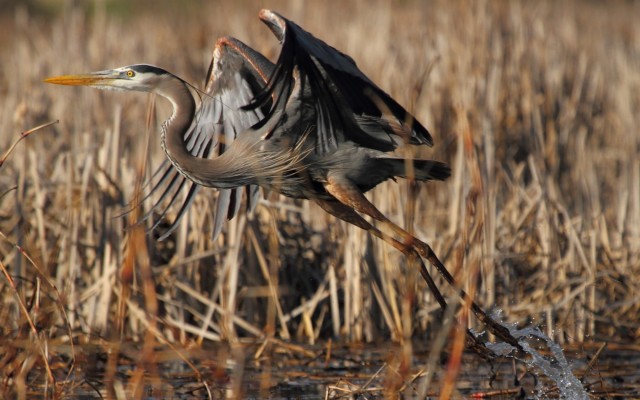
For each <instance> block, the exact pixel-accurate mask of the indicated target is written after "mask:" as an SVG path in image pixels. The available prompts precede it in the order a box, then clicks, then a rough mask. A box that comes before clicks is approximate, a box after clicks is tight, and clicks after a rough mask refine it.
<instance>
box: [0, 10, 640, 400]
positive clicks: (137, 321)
mask: <svg viewBox="0 0 640 400" xmlns="http://www.w3.org/2000/svg"><path fill="white" fill-rule="evenodd" d="M262 7H268V8H272V9H274V10H278V11H279V12H281V13H282V14H284V15H285V16H288V17H289V18H291V19H293V20H294V21H296V22H297V23H299V24H300V25H301V26H303V27H304V28H305V29H307V30H308V31H310V32H312V33H313V34H314V35H316V36H317V37H320V38H322V39H323V40H325V41H326V42H328V43H329V44H332V45H334V46H335V47H337V48H339V49H340V50H342V51H344V52H346V53H347V54H349V55H351V56H352V57H353V58H354V59H355V60H356V61H357V63H358V65H359V67H360V68H361V69H362V70H363V71H365V73H367V74H368V75H369V76H370V77H371V78H372V80H373V81H375V82H377V83H378V84H379V85H380V86H381V87H382V88H384V89H385V90H386V91H388V92H389V93H390V94H391V95H392V96H393V97H395V98H396V99H397V100H398V101H399V102H400V103H401V104H403V105H406V106H407V108H409V109H410V110H412V111H413V112H414V113H415V115H416V116H417V117H418V119H420V120H421V121H422V122H423V124H424V125H425V126H427V127H428V128H429V129H430V130H431V132H432V134H433V136H434V139H435V142H436V144H435V146H434V147H433V148H432V149H418V150H417V151H418V153H419V154H420V155H422V156H425V157H429V158H435V159H439V160H443V161H447V162H448V163H450V165H451V166H452V169H453V175H452V177H451V178H450V179H449V180H448V181H447V182H444V183H442V182H432V183H429V184H421V185H419V186H418V187H417V188H412V187H410V186H409V185H408V184H407V183H406V182H403V181H399V182H397V183H396V182H388V183H385V184H383V185H381V186H379V187H378V188H376V189H375V190H373V191H372V192H371V193H370V196H369V197H370V199H372V200H373V202H374V204H376V205H377V206H378V207H379V208H380V209H381V210H382V211H383V212H384V213H385V214H386V215H388V216H390V217H391V219H393V220H394V221H395V222H397V223H400V224H403V225H404V224H406V223H409V224H410V226H409V228H410V229H413V230H414V231H415V233H416V235H417V236H418V237H420V238H422V239H424V240H425V241H427V242H429V243H430V244H431V245H432V246H433V248H434V250H435V252H436V253H437V254H438V255H439V256H440V257H441V259H442V260H443V261H444V263H445V264H446V265H447V266H448V268H449V270H450V271H452V272H453V273H454V274H455V275H456V277H457V279H458V281H459V282H462V283H463V285H464V286H465V287H466V288H467V289H472V290H475V298H476V299H477V301H478V302H479V304H481V305H482V306H483V307H485V308H486V309H487V310H501V313H500V316H499V318H501V319H504V320H505V321H510V322H516V321H517V322H519V323H520V324H521V325H528V324H534V325H540V326H541V328H542V329H543V330H544V331H545V332H547V334H548V335H549V336H551V337H552V338H553V339H554V340H555V341H557V342H558V343H561V344H564V343H570V342H577V343H580V342H590V341H603V340H606V341H614V342H622V343H632V342H634V341H635V342H637V340H638V338H639V336H640V323H639V322H638V313H639V311H640V297H639V295H638V293H640V286H639V284H638V279H636V277H637V276H638V275H639V274H640V132H639V130H638V128H637V127H638V126H639V125H640V113H639V112H638V110H639V109H640V25H638V24H637V21H638V20H639V18H640V9H639V7H638V4H637V3H636V2H622V1H615V2H602V3H601V2H593V1H583V2H579V1H568V2H537V1H531V2H527V1H517V2H516V1H513V2H505V1H477V2H463V1H453V2H447V1H415V0H410V1H389V2H385V1H374V2H372V1H354V2H351V3H347V4H343V3H342V2H337V1H336V2H319V1H318V2H297V1H290V2H284V1H275V2H272V3H268V4H267V3H264V2H255V3H254V2H249V1H245V2H241V3H233V5H232V3H231V2H229V3H226V2H225V3H220V4H218V3H217V2H204V1H199V2H192V3H188V6H186V8H182V7H179V6H178V5H177V3H174V2H159V3H156V2H131V3H127V2H117V1H95V2H87V3H83V2H56V1H30V2H26V3H24V4H22V5H20V4H16V5H13V6H12V7H8V8H7V10H5V11H4V13H3V14H0V20H1V25H2V26H3V27H2V29H0V40H1V41H2V42H1V43H0V63H1V65H0V99H1V101H0V104H1V105H2V107H1V108H0V149H8V148H9V147H10V145H11V144H12V143H13V142H14V141H15V140H16V139H17V138H18V137H19V135H20V132H23V131H26V130H28V129H30V128H33V127H35V126H37V125H39V124H42V123H46V122H49V121H54V120H59V123H57V124H55V125H53V126H50V127H47V128H43V129H41V130H39V131H37V132H34V133H33V134H31V135H30V136H29V137H27V138H26V139H25V140H23V141H22V142H21V143H19V144H18V146H17V147H16V150H15V151H14V152H13V153H12V154H11V155H10V156H9V158H8V159H7V161H6V162H5V163H4V165H2V167H1V168H0V193H2V197H0V233H1V234H2V238H1V239H0V261H1V262H2V265H1V267H2V272H3V275H2V278H1V279H0V282H2V284H0V296H1V297H0V298H1V300H0V320H1V321H3V322H4V323H3V324H2V326H0V338H2V342H3V346H6V343H14V342H15V343H19V344H16V345H15V349H17V350H14V351H13V352H12V353H11V354H12V356H11V357H9V356H6V357H5V356H0V368H1V369H3V371H2V372H0V378H1V379H2V390H5V391H7V393H14V391H16V392H15V393H22V394H24V393H25V391H24V390H25V389H24V386H20V385H24V384H25V377H26V373H25V372H20V371H24V370H25V369H27V370H28V368H26V367H27V366H28V367H31V366H32V365H34V364H38V365H42V364H43V363H45V362H44V360H47V359H49V361H51V359H50V358H48V355H47V353H46V350H43V349H44V348H45V347H46V346H47V343H70V342H73V343H74V344H86V343H94V342H100V343H104V342H109V341H111V342H113V341H116V342H118V341H122V342H131V341H134V342H135V341H144V340H145V338H146V340H153V341H155V343H174V345H176V346H185V345H187V346H193V345H199V344H200V343H201V342H202V341H229V342H231V343H233V342H235V341H238V340H240V339H242V338H254V339H258V340H264V339H265V338H267V337H274V338H276V339H277V340H283V341H285V342H290V341H294V342H301V343H311V344H313V343H316V342H318V341H325V340H327V339H329V338H333V339H334V340H341V341H343V340H344V341H352V342H376V341H380V340H388V339H389V338H390V339H391V340H393V341H396V342H403V341H406V339H408V338H411V337H413V338H421V339H424V338H425V337H427V336H425V333H428V335H430V336H429V337H434V336H436V334H437V333H438V332H439V330H440V328H441V321H440V313H439V311H438V306H437V303H436V302H435V301H434V299H433V298H432V296H431V295H430V294H429V292H428V290H427V289H426V287H425V285H424V283H423V282H422V281H421V280H420V279H418V274H417V273H416V272H415V271H413V270H410V269H408V268H407V264H406V260H404V259H403V257H402V255H401V254H400V253H398V252H396V251H395V250H393V249H391V248H390V247H389V246H387V245H385V244H384V243H382V242H380V241H377V240H374V239H372V238H370V237H368V236H367V235H366V234H365V233H363V232H362V231H360V230H358V229H357V228H354V227H352V226H347V225H346V224H344V223H342V222H337V221H336V220H335V219H333V218H331V217H328V216H327V215H326V214H325V213H324V212H323V211H322V210H320V209H319V208H318V207H316V206H314V205H311V204H309V203H308V202H305V201H293V200H290V199H285V198H280V197H278V196H275V195H270V196H268V197H267V198H266V199H265V200H264V201H262V202H261V204H260V205H259V206H258V208H257V210H256V211H255V213H254V214H253V215H247V216H245V215H243V216H241V217H239V218H237V219H235V220H232V221H230V222H229V223H228V224H227V226H226V228H225V231H224V234H223V235H222V236H221V237H220V238H219V239H218V240H217V241H215V242H213V241H212V240H211V228H210V222H211V213H212V204H213V201H212V199H213V197H214V196H215V191H213V190H203V191H201V192H200V195H199V197H198V198H197V200H196V202H195V203H194V205H193V207H192V209H191V211H190V213H189V214H188V216H187V218H185V220H184V221H183V223H182V225H181V227H180V228H179V230H178V231H177V232H175V233H174V234H173V235H172V236H171V237H170V238H169V239H168V240H165V241H162V242H158V241H157V240H156V239H155V238H156V237H157V236H159V235H160V234H161V233H162V230H163V229H166V226H165V224H163V225H161V226H160V227H159V228H158V229H156V230H155V231H154V232H153V233H152V234H149V235H144V229H142V228H143V227H137V228H136V227H133V228H132V227H131V225H132V224H131V222H130V221H132V220H133V219H132V218H131V217H118V216H119V215H120V214H121V213H122V212H123V211H124V210H127V209H128V208H129V204H130V203H131V202H132V201H134V200H135V199H136V198H139V193H138V191H139V185H138V183H139V181H140V180H141V179H143V180H146V179H148V178H149V177H150V174H151V172H152V171H153V169H154V167H155V166H157V165H158V164H159V163H160V162H161V161H162V159H163V154H162V151H161V149H160V145H159V135H158V126H159V124H160V123H161V122H162V121H163V120H164V119H165V118H166V117H167V116H168V113H169V112H170V108H169V107H168V105H167V104H165V103H164V100H158V101H157V104H156V99H154V98H153V97H152V96H147V95H144V94H131V93H126V94H123V93H112V92H106V93H105V92H97V91H94V90H91V89H86V88H63V87H53V86H48V85H45V84H43V83H42V79H43V78H45V77H48V76H51V75H59V74H63V73H73V72H86V71H92V70H100V69H105V68H111V67H117V66H121V65H127V64H134V63H139V62H145V63H151V64H155V65H159V66H162V67H164V68H166V69H168V70H170V71H172V72H174V73H176V74H177V75H179V76H181V77H183V78H185V79H186V80H187V81H190V82H192V83H194V84H195V85H196V86H199V87H202V81H203V78H204V76H205V74H206V69H207V67H208V65H209V61H210V57H211V51H212V49H213V45H214V43H215V40H216V38H218V37H220V36H223V35H230V36H234V37H237V38H239V39H241V40H243V41H245V42H246V43H248V44H250V45H251V46H252V47H254V48H255V49H257V50H259V51H261V52H263V53H264V54H266V55H267V56H269V57H270V58H272V59H273V58H274V57H275V56H277V52H278V44H277V41H276V40H275V38H273V37H272V35H271V33H270V32H269V31H268V30H267V29H266V28H265V27H264V26H263V25H262V24H261V23H260V22H259V21H258V19H257V17H256V15H257V11H258V10H259V9H260V8H262ZM154 105H155V107H154ZM3 151H4V150H3ZM403 151H405V150H403ZM406 151H412V150H409V149H407V150H406ZM144 203H145V206H146V208H148V207H149V205H150V204H151V203H150V200H145V202H144ZM146 208H145V207H143V209H141V210H136V211H134V212H133V213H132V214H131V215H132V216H133V218H135V216H136V215H139V214H138V213H139V211H140V212H144V210H145V209H146ZM174 212H175V210H173V211H171V212H170V213H169V214H168V215H167V216H166V221H167V222H170V221H171V220H172V218H173V216H174V215H175V214H174ZM9 276H10V277H11V278H9ZM441 286H442V287H445V286H444V284H441ZM450 300H451V302H452V304H456V300H455V295H453V296H452V297H451V299H450ZM471 324H472V326H475V324H476V322H475V321H474V320H473V319H471ZM478 328H481V327H478ZM25 341H26V342H25ZM25 343H33V346H27V345H25ZM278 343H280V342H278ZM7 354H9V353H7ZM7 371H10V372H7ZM21 379H22V380H21ZM42 379H43V380H46V378H42ZM20 382H22V383H20Z"/></svg>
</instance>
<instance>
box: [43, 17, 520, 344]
mask: <svg viewBox="0 0 640 400" xmlns="http://www.w3.org/2000/svg"><path fill="white" fill-rule="evenodd" d="M259 16H260V19H261V20H262V21H263V22H264V23H265V24H266V25H267V26H268V27H269V28H270V29H271V31H272V32H273V33H274V34H275V36H276V37H277V38H278V40H280V42H281V45H282V49H281V52H280V56H279V58H278V60H277V62H276V63H275V64H273V63H271V62H270V61H269V60H267V59H266V58H265V57H264V56H262V55H261V54H260V53H258V52H256V51H254V50H253V49H251V48H250V47H248V46H247V45H245V44H243V43H242V42H240V41H238V40H236V39H233V38H222V39H219V40H218V41H217V43H216V46H215V50H214V56H213V60H212V62H211V66H210V67H209V73H208V77H207V85H206V89H205V93H204V95H203V96H202V101H201V104H200V106H199V107H198V106H197V105H196V101H195V99H194V96H193V95H192V93H191V92H190V87H191V85H189V84H187V83H186V82H185V81H184V80H182V79H180V78H178V77H177V76H175V75H173V74H172V73H170V72H167V71H165V70H163V69H161V68H158V67H155V66H151V65H146V64H137V65H130V66H126V67H121V68H116V69H113V70H108V71H99V72H93V73H89V74H85V75H65V76H59V77H54V78H49V79H47V80H46V81H45V82H49V83H56V84H63V85H86V86H91V87H95V88H99V89H116V90H132V91H142V92H155V93H157V94H158V95H160V96H162V97H165V98H166V99H168V100H169V101H170V102H171V104H172V105H173V114H172V115H171V117H170V118H169V119H168V120H166V121H165V122H164V124H163V125H162V142H161V143H162V147H163V149H164V151H165V153H166V155H167V158H168V159H169V161H170V162H171V165H172V166H167V167H164V168H163V169H161V170H160V173H161V174H162V175H161V178H160V182H163V183H167V182H168V183H169V184H168V185H166V187H165V188H164V191H163V194H162V196H161V197H166V196H169V195H172V196H173V198H172V200H171V202H172V203H173V202H174V201H175V194H176V193H177V192H178V191H179V190H178V189H179V188H181V187H182V186H184V185H185V184H190V185H191V187H190V190H189V192H188V195H187V200H186V201H185V202H184V203H183V205H182V208H181V210H180V212H179V213H178V218H177V220H179V218H180V216H182V215H183V214H184V212H185V210H186V209H187V208H188V206H189V204H190V202H191V200H192V199H193V196H194V194H195V192H196V191H197V190H198V187H199V186H208V187H214V188H218V189H220V195H219V197H218V200H217V207H216V213H215V217H214V235H216V234H217V233H219V232H220V229H221V227H222V223H223V221H224V219H225V218H232V217H233V216H234V215H235V214H236V212H237V211H238V207H239V204H240V201H239V197H240V195H241V191H242V190H247V192H248V193H249V196H248V201H247V202H248V204H249V206H251V204H253V203H254V202H255V195H256V193H257V187H258V186H260V187H263V188H266V189H269V190H274V191H277V192H279V193H282V194H284V195H286V196H289V197H294V198H303V199H309V200H313V201H314V202H316V203H317V204H318V205H320V207H322V208H323V209H324V210H326V211H327V212H329V213H331V214H333V215H334V216H336V217H338V218H340V219H342V220H345V221H347V222H349V223H351V224H353V225H356V226H358V227H360V228H362V229H365V230H367V231H368V232H370V233H372V234H373V235H375V236H377V237H379V238H381V239H383V240H384V241H386V242H387V243H389V244H391V245H392V246H394V247H395V248H397V249H398V250H400V251H402V252H403V253H404V254H406V255H407V256H408V257H409V258H410V259H411V260H415V261H417V262H418V263H419V264H420V272H421V273H422V276H423V277H424V279H425V280H426V281H427V284H428V285H429V288H430V289H431V291H432V292H433V293H434V295H435V297H436V299H437V300H438V302H439V303H440V305H441V306H442V307H443V308H444V307H445V306H446V302H445V300H444V297H443V296H442V295H441V293H440V291H439V289H438V288H437V287H436V285H435V283H434V281H433V279H432V278H431V276H430V275H429V273H428V271H427V269H426V267H425V266H424V263H423V262H422V259H421V257H423V258H425V259H427V260H429V261H430V262H431V264H432V265H434V266H435V267H436V269H437V270H438V271H439V272H440V273H441V274H442V276H443V277H444V278H445V279H446V280H447V281H448V282H449V284H451V285H454V280H453V277H452V276H451V274H450V273H449V272H448V271H447V269H446V268H445V266H444V265H443V264H442V263H441V262H440V260H439V259H438V258H437V256H436V255H435V254H434V252H433V251H432V249H431V247H430V246H429V245H428V244H426V243H424V242H422V241H421V240H419V239H417V238H416V237H415V236H413V235H412V234H410V233H409V232H407V231H405V230H404V229H402V228H401V227H399V226H397V225H396V224H394V223H393V222H391V221H390V220H389V219H388V218H386V217H385V216H384V215H383V214H382V213H381V212H380V211H379V210H378V209H377V208H376V207H375V206H374V205H373V204H372V203H371V202H369V200H368V199H367V198H366V197H365V196H364V194H363V193H364V192H366V191H367V190H369V189H371V188H373V187H375V186H376V185H378V184H379V183H381V182H383V181H385V180H387V179H390V178H395V177H403V178H405V177H407V172H406V171H407V168H406V166H407V164H408V162H407V160H405V159H403V158H399V157H396V156H393V155H391V154H389V153H390V152H391V151H393V150H395V149H396V148H397V147H398V145H399V144H401V143H408V144H412V145H429V146H430V145H432V138H431V135H430V134H429V132H428V131H427V129H425V128H424V127H423V126H422V125H421V124H420V123H419V122H418V121H417V120H416V119H415V118H414V117H413V116H412V115H410V114H409V113H408V112H407V111H406V110H405V109H404V108H403V107H402V106H400V104H398V103H397V102H396V101H395V100H393V99H392V98H391V97H390V96H389V95H388V94H387V93H385V92H384V91H383V90H382V89H380V88H379V87H378V86H377V85H376V84H374V83H373V82H372V81H371V80H370V79H369V78H368V77H367V76H365V75H364V73H362V71H360V69H358V67H357V65H356V63H355V62H354V61H353V59H351V58H350V57H349V56H347V55H345V54H343V53H341V52H340V51H338V50H336V49H335V48H333V47H331V46H329V45H328V44H326V43H325V42H323V41H321V40H319V39H317V38H315V37H314V36H312V35H311V34H310V33H308V32H306V31H305V30H303V29H302V28H301V27H299V26H298V25H296V24H295V23H293V22H292V21H289V20H287V19H285V18H284V17H282V16H280V15H279V14H277V13H275V12H272V11H269V10H262V11H261V12H260V14H259ZM410 162H411V163H412V164H413V168H412V169H413V173H412V174H411V175H412V177H413V178H415V179H417V180H421V181H427V180H430V179H436V180H444V179H446V178H447V177H448V176H449V174H450V170H449V167H448V166H447V165H446V164H444V163H442V162H438V161H432V160H411V161H410ZM159 187H160V186H156V187H155V188H154V189H153V190H152V191H154V190H159V189H158V188H159ZM158 204H159V203H156V206H157V205H158ZM362 214H364V215H368V216H370V217H372V218H373V219H374V220H375V221H377V225H379V227H378V226H374V225H373V224H371V223H369V222H367V221H366V220H365V219H364V218H363V216H362ZM177 220H176V221H177ZM176 223H177V222H175V223H174V227H175V224H176ZM460 293H461V295H462V297H463V298H467V295H466V294H465V293H464V292H462V291H461V292H460ZM470 303H471V307H472V310H473V311H474V313H475V314H476V315H477V316H478V317H479V319H480V320H481V321H482V322H484V323H485V324H487V326H488V328H489V329H490V330H491V331H492V332H494V333H495V334H496V335H497V336H499V337H501V338H503V339H505V340H507V341H509V342H510V343H512V344H513V343H514V341H515V339H513V338H512V337H510V335H509V334H508V331H506V329H505V328H504V327H502V326H501V325H499V324H496V323H495V322H494V321H493V320H491V318H489V317H488V316H487V315H486V314H485V313H484V311H483V310H482V309H481V308H480V307H479V306H477V305H476V304H475V303H474V302H472V301H470ZM515 344H517V341H515Z"/></svg>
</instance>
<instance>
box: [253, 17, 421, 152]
mask: <svg viewBox="0 0 640 400" xmlns="http://www.w3.org/2000/svg"><path fill="white" fill-rule="evenodd" d="M260 19H261V20H262V21H263V22H264V23H265V24H266V25H267V26H268V27H269V28H270V29H271V31H272V32H273V33H274V34H275V36H276V37H277V38H278V39H279V40H280V42H281V44H282V50H281V52H280V56H279V58H278V61H277V62H276V67H275V69H274V72H273V74H272V75H271V77H270V79H269V82H268V83H267V85H266V87H265V89H264V90H263V91H262V92H261V93H260V94H259V95H258V96H257V97H256V99H255V100H254V102H252V104H251V105H250V106H249V107H248V108H253V107H259V106H264V105H265V104H266V103H268V102H270V101H272V100H273V101H272V107H271V110H270V113H269V117H271V116H273V115H276V114H277V111H282V108H283V107H284V105H285V104H286V102H288V101H289V96H291V95H292V93H293V90H294V85H295V81H296V79H299V80H300V82H301V83H300V84H301V85H302V86H304V85H308V88H307V89H306V90H303V91H300V93H305V92H307V93H308V92H309V91H310V95H309V99H310V101H311V102H313V103H314V107H315V110H316V115H317V132H318V133H317V134H318V138H317V145H316V151H317V152H320V153H325V152H330V151H333V150H335V149H336V148H337V146H338V144H339V143H341V142H344V141H347V140H350V141H353V142H355V143H358V144H359V145H361V146H364V147H369V148H373V149H376V150H381V151H391V150H393V149H395V148H396V146H397V145H398V139H400V140H401V139H404V140H406V141H407V142H408V143H411V144H426V145H429V146H431V145H432V143H433V141H432V139H431V135H430V134H429V132H428V131H427V129H426V128H425V127H424V126H422V125H421V124H420V123H419V122H418V121H416V120H415V118H414V117H413V116H412V115H411V114H409V113H408V112H407V111H406V110H405V109H404V108H403V107H402V106H401V105H400V104H398V103H397V102H396V101H395V100H393V99H392V98H391V97H390V96H389V95H388V94H387V93H385V92H384V91H383V90H382V89H380V88H379V87H378V86H376V84H374V83H373V82H372V81H371V80H370V79H369V78H368V77H367V76H366V75H364V73H363V72H362V71H360V69H358V66H357V65H356V63H355V61H353V59H352V58H351V57H349V56H347V55H346V54H343V53H341V52H340V51H338V50H336V49H335V48H333V47H331V46H329V45H328V44H326V43H325V42H323V41H322V40H320V39H317V38H315V37H314V36H313V35H311V34H310V33H309V32H307V31H305V30H304V29H302V28H301V27H299V26H298V25H296V24H295V23H293V22H291V21H289V20H288V19H286V18H284V17H282V16H281V15H279V14H277V13H275V12H272V11H269V10H262V11H261V12H260ZM306 95H307V94H305V96H306ZM305 100H307V99H306V98H305ZM265 120H266V119H265Z"/></svg>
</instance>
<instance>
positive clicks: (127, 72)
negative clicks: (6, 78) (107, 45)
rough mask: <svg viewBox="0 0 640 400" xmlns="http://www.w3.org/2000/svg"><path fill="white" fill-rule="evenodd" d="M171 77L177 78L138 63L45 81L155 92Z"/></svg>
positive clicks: (151, 66)
mask: <svg viewBox="0 0 640 400" xmlns="http://www.w3.org/2000/svg"><path fill="white" fill-rule="evenodd" d="M170 77H171V78H176V77H175V76H174V75H173V74H171V73H170V72H167V71H165V70H163V69H162V68H158V67H155V66H153V65H147V64H136V65H128V66H126V67H120V68H116V69H111V70H106V71H97V72H90V73H87V74H81V75H62V76H55V77H52V78H47V79H45V80H44V81H45V82H46V83H55V84H58V85H73V86H90V87H93V88H96V89H107V90H131V91H137V92H153V91H156V90H158V89H160V88H161V86H162V84H163V82H165V81H167V78H170Z"/></svg>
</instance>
